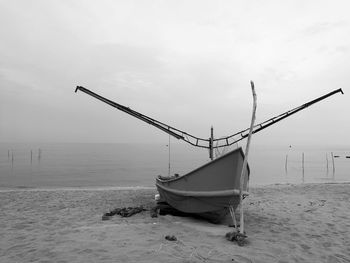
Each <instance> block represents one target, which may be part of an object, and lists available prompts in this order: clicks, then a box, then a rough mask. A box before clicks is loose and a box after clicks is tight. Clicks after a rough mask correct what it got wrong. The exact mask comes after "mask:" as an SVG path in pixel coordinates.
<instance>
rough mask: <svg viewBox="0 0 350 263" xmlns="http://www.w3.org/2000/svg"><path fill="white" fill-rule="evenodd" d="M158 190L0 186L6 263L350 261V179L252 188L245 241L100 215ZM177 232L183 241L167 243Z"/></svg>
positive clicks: (179, 221)
mask: <svg viewBox="0 0 350 263" xmlns="http://www.w3.org/2000/svg"><path fill="white" fill-rule="evenodd" d="M155 193H156V190H155V189H134V190H133V189H129V190H110V189H109V190H108V189H97V190H96V189H95V190H91V189H85V190H84V189H79V190H78V189H75V190H73V189H56V190H53V189H51V190H44V189H41V190H31V189H19V190H1V191H0V204H1V212H0V236H1V239H0V262H4V263H5V262H281V263H282V262H350V205H349V199H350V184H304V185H271V186H264V187H257V188H251V190H250V196H249V197H248V198H247V199H246V200H245V211H246V212H245V215H246V221H245V222H246V226H245V227H246V232H247V235H248V239H247V242H248V243H247V244H246V245H245V246H243V247H240V246H238V245H237V243H234V242H229V241H227V240H226V239H225V234H226V233H227V232H229V231H232V228H230V227H228V226H226V225H214V224H210V223H208V222H205V221H201V220H198V219H193V218H188V217H187V218H182V217H175V216H171V215H166V216H158V217H157V218H151V216H150V212H149V211H144V212H142V213H139V214H136V215H134V216H132V217H129V218H121V217H120V216H118V215H116V216H113V217H112V218H111V219H110V220H107V221H103V220H102V215H103V214H104V213H106V212H108V211H110V210H111V209H113V208H116V207H127V206H139V205H143V206H144V207H145V208H146V209H150V208H151V207H152V206H153V205H154V204H155V202H154V195H155ZM166 235H174V236H176V238H177V241H168V240H166V239H165V236H166Z"/></svg>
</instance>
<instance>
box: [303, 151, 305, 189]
mask: <svg viewBox="0 0 350 263" xmlns="http://www.w3.org/2000/svg"><path fill="white" fill-rule="evenodd" d="M302 170H303V183H304V181H305V165H304V153H303V155H302Z"/></svg>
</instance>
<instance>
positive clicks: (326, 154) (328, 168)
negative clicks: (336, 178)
mask: <svg viewBox="0 0 350 263" xmlns="http://www.w3.org/2000/svg"><path fill="white" fill-rule="evenodd" d="M326 162H327V177H328V173H329V168H328V154H327V153H326Z"/></svg>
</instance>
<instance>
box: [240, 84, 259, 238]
mask: <svg viewBox="0 0 350 263" xmlns="http://www.w3.org/2000/svg"><path fill="white" fill-rule="evenodd" d="M250 86H251V87H252V93H253V112H252V120H251V123H250V129H249V135H248V140H247V144H246V148H245V153H244V161H243V166H242V171H241V179H240V189H239V202H240V205H241V212H240V214H241V216H240V230H239V232H240V233H241V234H244V215H243V187H244V181H245V175H246V174H245V172H246V169H247V164H248V154H249V146H250V140H251V137H252V134H253V127H254V122H255V113H256V93H255V88H254V82H253V81H250Z"/></svg>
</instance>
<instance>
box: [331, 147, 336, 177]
mask: <svg viewBox="0 0 350 263" xmlns="http://www.w3.org/2000/svg"><path fill="white" fill-rule="evenodd" d="M331 155H332V164H333V180H334V178H335V164H334V155H333V152H331Z"/></svg>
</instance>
